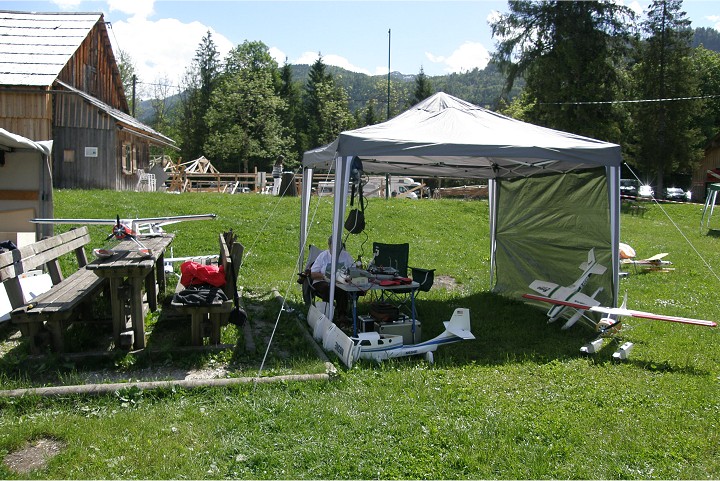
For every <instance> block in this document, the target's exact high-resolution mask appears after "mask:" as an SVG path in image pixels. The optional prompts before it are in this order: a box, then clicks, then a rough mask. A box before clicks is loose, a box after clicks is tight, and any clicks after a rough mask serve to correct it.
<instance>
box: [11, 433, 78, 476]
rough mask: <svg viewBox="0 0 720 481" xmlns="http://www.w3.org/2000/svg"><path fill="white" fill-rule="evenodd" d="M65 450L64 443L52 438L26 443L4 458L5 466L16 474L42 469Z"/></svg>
mask: <svg viewBox="0 0 720 481" xmlns="http://www.w3.org/2000/svg"><path fill="white" fill-rule="evenodd" d="M64 448H65V443H63V442H62V441H58V440H57V439H52V438H40V439H36V440H34V441H30V442H28V443H27V444H26V445H25V446H23V447H22V448H21V449H19V450H17V451H14V452H12V453H10V454H8V455H7V456H5V461H4V463H5V466H7V467H8V469H10V470H11V471H14V472H16V473H18V474H27V473H29V472H30V471H35V470H38V469H44V468H45V467H46V466H47V464H48V462H50V460H51V459H52V458H54V457H55V456H57V455H58V454H60V451H62V450H63V449H64Z"/></svg>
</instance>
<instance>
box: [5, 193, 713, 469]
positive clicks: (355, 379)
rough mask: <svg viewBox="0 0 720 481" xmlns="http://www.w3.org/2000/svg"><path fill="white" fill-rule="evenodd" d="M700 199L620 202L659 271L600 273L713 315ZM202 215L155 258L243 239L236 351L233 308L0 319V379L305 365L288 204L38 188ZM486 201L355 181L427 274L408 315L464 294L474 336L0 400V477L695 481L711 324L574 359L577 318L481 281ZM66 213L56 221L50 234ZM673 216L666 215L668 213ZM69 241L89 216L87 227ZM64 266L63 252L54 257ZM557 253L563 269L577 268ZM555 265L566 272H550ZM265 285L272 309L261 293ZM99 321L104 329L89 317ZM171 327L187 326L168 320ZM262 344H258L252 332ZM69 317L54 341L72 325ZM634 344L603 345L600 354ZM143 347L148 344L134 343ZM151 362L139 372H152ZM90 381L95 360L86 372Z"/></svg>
mask: <svg viewBox="0 0 720 481" xmlns="http://www.w3.org/2000/svg"><path fill="white" fill-rule="evenodd" d="M701 208H702V206H700V205H692V204H686V205H679V204H672V205H667V206H664V207H663V209H664V210H663V209H661V208H660V207H658V206H649V207H648V209H647V211H646V212H645V215H644V216H642V217H638V216H631V215H629V214H623V215H622V219H621V228H622V236H621V237H622V241H623V242H626V243H628V244H630V245H631V246H632V247H633V248H634V249H635V250H636V252H637V253H638V256H639V257H649V256H651V255H654V254H657V253H659V252H669V253H670V254H669V256H668V257H667V258H666V259H667V260H670V261H672V262H673V267H675V270H674V271H671V272H667V273H657V272H655V273H642V272H635V271H634V269H633V268H632V267H631V268H630V269H628V270H629V272H631V274H630V275H629V276H628V277H627V278H625V279H623V280H622V281H621V292H622V293H624V292H627V293H628V299H629V300H628V304H629V306H628V307H630V308H633V309H639V310H646V311H652V312H657V313H662V314H669V315H679V316H685V317H697V318H703V319H711V320H714V321H719V320H720V308H718V302H717V297H718V296H717V292H718V291H719V290H720V279H719V278H718V273H717V272H714V270H715V269H717V266H720V262H719V261H720V249H719V248H718V243H719V242H720V239H718V237H717V236H714V235H706V233H705V232H700V229H699V225H700V214H701ZM331 212H332V205H331V199H330V198H321V199H319V200H318V199H317V198H315V199H313V202H312V204H311V212H310V216H311V233H310V239H309V240H310V242H311V243H314V244H316V245H324V244H325V242H326V239H327V235H328V233H329V231H330V225H331ZM200 213H215V214H217V215H218V218H217V220H215V221H212V222H185V223H180V224H174V225H171V226H168V228H167V230H168V231H169V232H174V233H175V234H176V239H175V241H174V242H173V252H172V254H173V255H174V256H176V257H180V256H188V255H197V254H214V253H216V251H217V235H218V234H219V233H220V232H223V231H226V230H229V229H231V228H232V229H233V230H234V231H235V232H236V233H237V234H238V239H239V240H240V241H241V242H242V243H243V244H244V245H245V248H246V256H245V259H244V264H243V266H242V268H241V271H240V279H239V285H242V286H243V287H244V291H243V301H244V303H245V305H246V307H247V308H248V312H249V315H250V323H251V325H252V326H253V329H254V336H253V337H254V340H255V343H256V349H255V350H254V351H253V350H248V349H247V348H245V347H244V346H245V344H244V342H243V341H244V339H243V334H242V333H241V332H239V331H238V330H237V329H236V328H235V327H234V326H226V327H225V328H224V330H223V333H222V336H223V342H227V343H232V344H235V343H237V346H236V348H234V349H228V350H226V351H222V352H205V353H187V352H182V351H177V350H175V349H173V347H174V345H177V344H182V343H187V342H188V341H187V339H189V323H188V325H185V324H182V322H181V321H174V320H171V319H165V318H164V317H163V315H162V313H160V314H152V315H150V316H148V319H147V325H148V332H149V335H148V351H152V352H147V353H140V354H119V355H117V356H116V357H112V358H101V359H92V360H82V361H80V360H68V359H61V358H56V357H54V356H52V355H48V356H44V357H42V358H31V357H29V356H28V355H27V346H26V345H25V344H24V341H19V340H18V339H17V338H16V336H15V333H14V331H13V330H12V329H11V328H10V327H8V326H4V327H2V328H0V334H1V336H0V343H1V344H2V346H3V347H1V348H0V356H1V357H0V384H2V388H3V389H13V388H23V387H33V386H41V385H56V384H76V383H81V382H87V379H88V376H89V373H91V372H92V373H96V372H102V373H105V375H108V373H111V374H113V375H114V376H115V379H117V378H119V379H122V380H126V381H130V380H136V379H144V378H145V377H146V376H148V375H150V374H153V373H155V374H156V375H157V373H167V372H181V373H188V372H192V371H194V370H198V369H213V368H215V367H217V368H218V369H219V370H221V372H222V375H223V376H226V377H238V376H254V375H256V374H257V373H258V370H259V368H260V363H261V362H262V361H263V359H265V362H264V364H263V370H262V373H261V375H263V376H272V375H277V374H303V373H322V372H324V370H325V364H324V362H323V360H322V359H320V358H319V357H318V355H317V354H316V352H315V350H314V349H313V348H312V346H310V345H309V343H308V342H307V341H306V338H305V337H304V335H303V333H302V331H301V329H304V328H305V326H306V322H305V318H304V313H305V311H304V309H303V306H302V300H301V293H300V288H299V285H298V284H297V283H296V282H295V279H296V277H297V276H296V274H297V259H296V258H297V251H298V231H299V214H300V202H299V199H297V198H284V199H277V198H273V197H269V196H259V195H252V194H244V195H234V196H230V195H223V194H180V195H170V194H163V193H133V192H107V191H62V190H61V191H56V193H55V216H56V217H111V218H112V217H115V215H116V214H120V215H121V217H126V218H128V217H147V216H159V215H170V214H172V215H181V214H200ZM487 219H488V206H487V203H486V202H483V201H470V202H466V201H459V200H432V201H427V200H422V201H406V200H401V199H392V200H389V201H385V200H381V199H371V200H370V202H369V205H368V207H367V212H366V220H367V228H366V233H367V237H366V236H365V235H358V236H351V237H350V238H349V239H348V242H347V244H348V250H349V252H350V253H351V254H353V255H357V254H359V253H362V254H363V256H364V257H365V258H366V259H367V258H368V257H369V256H370V255H371V250H372V241H373V240H376V241H382V242H390V243H392V242H400V241H405V240H409V241H410V244H411V248H410V264H411V265H416V266H419V267H429V268H435V269H437V271H436V275H440V276H447V279H446V280H447V281H452V282H447V283H444V284H442V285H440V284H438V285H436V286H435V287H433V289H432V290H431V291H430V292H429V293H424V294H423V295H422V296H421V298H420V300H419V301H418V315H419V318H420V320H421V322H422V334H423V338H424V339H428V338H430V337H433V336H435V335H437V334H439V333H440V332H441V330H442V321H444V320H447V319H449V317H450V315H451V314H452V312H453V310H454V309H455V308H457V307H466V308H469V309H470V311H471V319H472V331H473V333H474V334H475V336H476V339H475V340H474V341H464V342H460V343H456V344H452V345H448V346H443V347H441V348H440V349H439V350H438V351H437V352H436V353H435V364H432V365H429V364H427V363H426V362H424V361H423V360H422V359H420V358H403V359H397V360H391V361H387V362H384V363H382V364H375V363H371V362H365V361H363V362H360V363H358V364H357V365H355V366H354V367H353V368H352V369H350V370H347V369H345V368H344V367H343V366H342V364H341V363H339V361H337V360H336V359H334V358H332V357H331V361H334V362H335V364H336V365H337V366H338V371H339V373H338V376H337V377H336V378H335V379H334V380H332V381H329V382H328V381H308V382H277V383H268V384H242V385H237V386H233V387H223V388H198V389H193V390H185V389H178V388H172V389H170V388H168V389H159V390H153V391H139V390H137V389H132V388H129V389H123V390H119V391H117V392H115V393H113V394H107V395H100V396H78V395H67V396H61V397H53V398H41V397H37V396H25V397H22V398H2V397H0V458H2V459H4V460H5V462H4V463H1V464H0V478H6V479H16V478H23V479H57V478H64V479H80V478H82V479H90V478H93V479H99V478H155V479H168V478H172V479H181V478H195V479H219V478H241V479H328V478H334V479H369V478H388V479H414V478H425V479H431V478H434V479H449V478H452V479H458V478H496V479H498V478H501V479H509V478H515V479H548V478H555V479H557V478H572V479H580V478H584V479H621V478H622V479H717V478H719V477H720V350H719V349H718V344H719V343H718V341H720V331H719V330H718V329H708V328H704V327H695V326H686V325H679V324H673V323H665V322H658V321H650V320H642V319H626V322H625V323H624V324H625V327H624V328H623V330H622V331H621V333H620V334H619V335H618V336H617V338H616V339H614V340H613V341H611V342H609V345H608V346H606V347H605V348H604V349H603V350H602V351H601V352H600V353H598V354H596V355H595V356H592V357H583V356H581V355H580V353H579V347H580V346H581V345H583V344H584V343H585V342H587V341H589V340H591V339H593V338H594V337H595V336H594V333H593V332H592V331H591V330H589V329H587V328H585V327H583V326H581V325H577V326H576V327H573V328H572V329H570V330H568V331H560V329H559V328H560V326H559V323H555V324H547V322H546V317H545V315H544V314H545V313H544V311H542V310H538V309H536V308H532V307H530V306H528V305H526V304H524V303H523V302H521V301H520V300H516V299H507V298H504V297H501V296H497V295H494V294H492V293H489V292H488V284H489V280H488V278H489V234H488V232H489V231H488V222H487ZM69 228H70V226H57V227H56V232H59V231H62V230H66V229H69ZM678 228H679V230H680V231H682V234H681V233H680V232H679V231H678ZM90 230H91V237H92V239H93V245H92V246H91V247H101V246H104V245H106V241H105V237H106V236H107V233H108V232H109V229H108V228H107V227H100V226H92V227H91V228H90ZM65 263H66V264H67V268H68V269H71V268H72V261H71V260H67V261H66V262H65ZM578 272H579V271H578ZM572 280H574V279H571V280H569V281H572ZM273 289H277V290H278V291H279V292H280V293H281V294H282V295H283V296H284V297H285V298H286V299H287V300H288V303H289V305H290V306H291V307H293V308H294V311H293V312H283V313H280V312H279V303H278V302H277V300H276V299H275V298H274V296H273V294H272V292H273ZM96 334H97V335H96V336H95V337H96V338H103V339H105V338H106V337H107V336H106V334H107V333H105V332H100V333H99V334H98V333H96ZM184 336H187V337H184ZM270 337H272V343H271V344H270V347H269V349H268V341H269V339H270ZM92 341H93V340H92V339H84V338H83V336H78V339H76V340H75V341H74V342H77V343H78V344H79V345H83V343H86V342H92ZM626 341H631V342H633V343H634V344H635V347H634V350H633V351H632V353H631V356H630V358H629V359H628V360H627V361H624V362H616V361H613V359H612V353H613V352H614V351H615V349H616V348H617V347H618V346H619V345H620V344H622V343H623V342H626ZM150 348H152V349H150ZM162 375H163V374H160V376H162ZM105 380H107V379H105ZM41 439H42V440H51V441H54V442H57V443H58V446H60V448H59V453H58V454H57V456H55V457H54V458H53V459H52V460H51V461H50V462H49V463H48V464H47V466H44V467H41V468H39V469H36V470H33V471H29V472H18V471H16V470H13V469H11V468H10V466H8V464H10V463H8V459H9V458H11V457H12V455H14V453H16V452H17V450H19V449H21V448H22V447H24V446H26V445H28V443H29V444H32V443H33V442H36V441H38V440H41Z"/></svg>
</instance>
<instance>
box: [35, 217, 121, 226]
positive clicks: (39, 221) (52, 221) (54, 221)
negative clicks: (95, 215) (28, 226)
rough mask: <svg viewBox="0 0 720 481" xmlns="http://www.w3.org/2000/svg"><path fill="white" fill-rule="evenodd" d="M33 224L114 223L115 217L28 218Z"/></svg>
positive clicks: (115, 221)
mask: <svg viewBox="0 0 720 481" xmlns="http://www.w3.org/2000/svg"><path fill="white" fill-rule="evenodd" d="M30 222H32V223H33V224H104V225H115V224H116V223H117V220H116V219H40V218H38V219H30Z"/></svg>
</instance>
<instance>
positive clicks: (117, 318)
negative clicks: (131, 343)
mask: <svg viewBox="0 0 720 481" xmlns="http://www.w3.org/2000/svg"><path fill="white" fill-rule="evenodd" d="M122 282H123V280H122V278H119V277H111V278H110V309H111V311H112V323H113V342H114V343H115V347H118V346H119V345H120V333H121V332H123V331H124V330H125V327H126V324H125V300H124V299H123V297H124V295H123V294H124V291H125V289H124V288H123V286H122Z"/></svg>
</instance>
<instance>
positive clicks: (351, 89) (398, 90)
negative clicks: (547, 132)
mask: <svg viewBox="0 0 720 481" xmlns="http://www.w3.org/2000/svg"><path fill="white" fill-rule="evenodd" d="M290 69H291V71H292V76H293V81H295V82H298V83H300V84H302V85H304V84H305V82H306V81H307V78H308V75H309V72H310V65H291V66H290ZM326 71H327V72H328V73H330V74H332V76H333V78H334V79H335V81H336V82H337V83H338V84H339V85H341V86H342V87H343V88H344V89H345V91H346V92H347V93H348V98H349V107H350V111H351V112H355V111H357V110H359V109H364V108H366V106H367V103H368V101H370V100H371V99H375V100H376V101H377V105H378V106H384V105H385V106H386V105H387V90H386V86H387V74H384V75H367V74H364V73H357V72H351V71H349V70H345V69H343V68H341V67H335V66H333V65H328V66H327V67H326ZM416 77H417V75H414V74H403V73H401V72H391V73H390V81H391V83H392V87H393V96H395V95H397V97H399V98H400V99H401V100H400V102H399V103H400V104H401V105H400V106H399V107H398V109H399V110H404V109H406V108H408V107H410V106H411V104H410V100H411V99H412V97H413V92H414V90H415V78H416ZM428 80H429V81H430V84H431V85H432V87H433V90H435V91H436V92H440V91H442V92H445V93H447V94H450V95H453V96H455V97H458V98H461V99H463V100H466V101H468V102H470V103H473V104H475V105H479V106H481V107H485V108H490V109H494V108H495V107H496V106H497V103H498V100H499V99H500V94H501V92H502V88H503V85H504V81H505V79H504V77H503V75H502V74H501V73H500V72H498V70H497V69H496V68H495V67H494V66H492V65H488V66H487V67H486V68H485V69H483V70H479V69H474V70H472V71H470V72H466V73H453V74H449V75H441V76H435V77H430V76H428ZM520 87H522V83H519V85H517V86H516V87H515V88H514V89H513V91H512V92H511V95H510V96H511V97H514V96H515V95H517V93H518V92H519V91H520ZM179 101H180V94H176V95H173V96H170V97H167V98H166V99H165V103H166V107H167V108H168V109H170V108H172V107H173V106H174V105H175V104H176V103H177V102H179ZM383 108H384V107H383ZM398 109H396V110H398ZM154 116H155V114H154V111H153V105H152V100H143V101H142V102H139V103H138V109H137V118H138V120H140V121H141V122H143V123H146V124H150V125H152V123H153V118H154Z"/></svg>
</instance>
